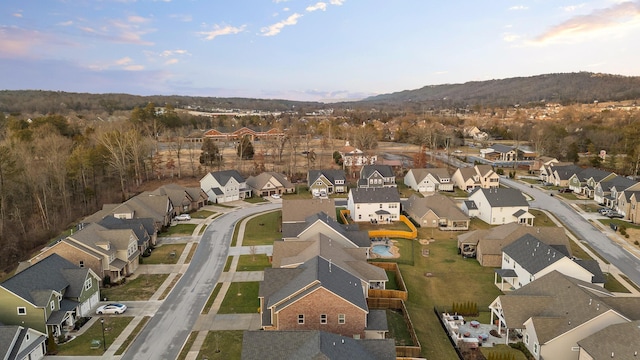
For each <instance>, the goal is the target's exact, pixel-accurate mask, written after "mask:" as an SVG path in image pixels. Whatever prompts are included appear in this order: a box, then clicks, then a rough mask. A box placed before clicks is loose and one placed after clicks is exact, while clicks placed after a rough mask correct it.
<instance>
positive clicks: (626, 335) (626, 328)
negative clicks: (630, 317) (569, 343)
mask: <svg viewBox="0 0 640 360" xmlns="http://www.w3.org/2000/svg"><path fill="white" fill-rule="evenodd" d="M578 346H580V353H579V355H578V360H605V359H606V360H610V359H637V358H638V357H640V321H632V322H625V323H621V324H615V325H610V326H607V327H606V328H604V329H602V330H600V331H598V332H596V333H594V334H592V335H589V336H587V337H586V338H584V339H582V340H580V341H578Z"/></svg>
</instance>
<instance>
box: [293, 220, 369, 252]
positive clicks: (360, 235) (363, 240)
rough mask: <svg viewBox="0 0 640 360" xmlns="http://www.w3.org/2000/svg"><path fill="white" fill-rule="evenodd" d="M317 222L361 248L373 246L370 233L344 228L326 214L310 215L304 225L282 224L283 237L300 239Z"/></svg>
mask: <svg viewBox="0 0 640 360" xmlns="http://www.w3.org/2000/svg"><path fill="white" fill-rule="evenodd" d="M317 221H321V222H322V223H324V224H325V225H327V226H328V227H329V228H331V229H333V230H334V231H336V232H337V233H339V234H340V235H342V236H343V237H344V238H346V239H349V240H350V241H351V242H352V243H354V244H356V245H357V246H359V247H369V246H371V239H370V238H369V233H368V232H367V231H363V230H359V228H358V227H357V226H343V225H341V224H340V223H338V222H337V221H336V220H335V219H334V218H332V217H331V216H329V215H327V214H325V213H324V212H319V213H316V214H313V215H310V216H309V217H307V218H306V219H305V222H304V223H293V224H292V223H287V224H282V237H283V238H291V237H299V236H300V234H302V233H303V232H304V231H305V230H306V229H307V228H308V227H309V226H311V225H313V224H315V223H316V222H317Z"/></svg>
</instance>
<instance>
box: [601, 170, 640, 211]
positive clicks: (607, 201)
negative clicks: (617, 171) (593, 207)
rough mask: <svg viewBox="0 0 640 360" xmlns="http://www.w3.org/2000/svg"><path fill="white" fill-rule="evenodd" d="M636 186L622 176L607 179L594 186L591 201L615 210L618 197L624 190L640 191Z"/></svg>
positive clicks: (635, 182)
mask: <svg viewBox="0 0 640 360" xmlns="http://www.w3.org/2000/svg"><path fill="white" fill-rule="evenodd" d="M637 184H638V182H637V181H635V180H631V179H628V178H626V177H624V176H615V177H613V178H608V179H607V180H606V181H601V182H600V183H598V184H597V185H596V188H595V190H594V195H593V200H594V201H596V202H597V203H598V204H604V206H606V207H608V208H611V209H616V207H617V205H618V196H619V195H620V194H621V193H622V192H623V191H625V190H640V185H637ZM634 185H635V186H634Z"/></svg>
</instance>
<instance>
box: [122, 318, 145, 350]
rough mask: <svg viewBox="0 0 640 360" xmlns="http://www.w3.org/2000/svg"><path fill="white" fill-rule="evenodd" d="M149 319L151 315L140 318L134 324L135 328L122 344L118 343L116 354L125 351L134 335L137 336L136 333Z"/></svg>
mask: <svg viewBox="0 0 640 360" xmlns="http://www.w3.org/2000/svg"><path fill="white" fill-rule="evenodd" d="M149 319H151V316H145V317H143V318H142V320H141V321H140V322H139V323H138V325H136V328H135V329H133V331H132V332H131V335H129V337H127V338H126V339H125V340H124V342H123V343H122V345H120V348H119V349H118V351H116V355H122V354H124V352H125V351H127V348H128V347H129V345H131V343H132V342H133V340H134V339H135V338H136V336H138V333H139V332H140V331H142V329H144V326H145V325H147V323H148V322H149Z"/></svg>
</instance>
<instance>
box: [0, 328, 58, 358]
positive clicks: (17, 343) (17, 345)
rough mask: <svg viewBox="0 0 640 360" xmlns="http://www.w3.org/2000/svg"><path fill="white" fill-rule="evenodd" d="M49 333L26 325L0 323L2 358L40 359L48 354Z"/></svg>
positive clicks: (0, 352)
mask: <svg viewBox="0 0 640 360" xmlns="http://www.w3.org/2000/svg"><path fill="white" fill-rule="evenodd" d="M46 341H47V335H46V334H44V333H42V332H40V331H36V330H33V329H30V328H26V327H24V326H18V325H2V324H0V359H3V360H40V359H43V358H44V356H45V355H46V354H47V347H46Z"/></svg>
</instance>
